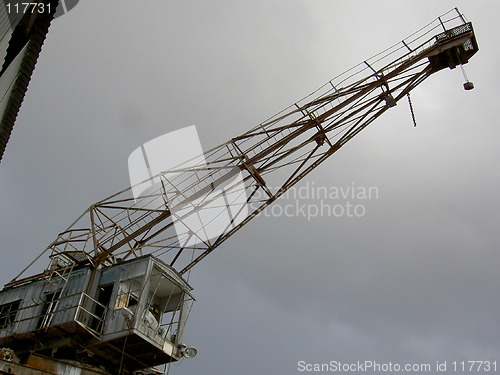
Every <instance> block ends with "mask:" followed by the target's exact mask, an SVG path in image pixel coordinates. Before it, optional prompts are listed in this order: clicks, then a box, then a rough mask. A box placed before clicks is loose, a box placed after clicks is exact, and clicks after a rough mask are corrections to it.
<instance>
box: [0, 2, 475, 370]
mask: <svg viewBox="0 0 500 375" xmlns="http://www.w3.org/2000/svg"><path fill="white" fill-rule="evenodd" d="M477 51H478V45H477V42H476V39H475V36H474V30H473V28H472V24H471V23H469V22H467V21H466V20H465V19H464V17H463V15H462V14H460V13H459V12H458V10H457V9H454V10H452V11H450V12H448V13H446V14H445V15H443V16H441V17H439V18H438V19H436V20H435V21H434V22H432V23H430V24H429V25H427V26H425V27H424V28H422V29H420V30H419V31H418V32H417V33H414V34H412V35H411V36H410V37H409V38H407V39H405V40H403V41H401V42H399V43H397V44H396V45H394V46H392V47H391V48H389V49H387V50H385V51H384V52H383V53H381V54H378V55H376V56H374V57H373V58H371V59H368V60H366V61H363V62H362V63H360V64H359V65H357V66H355V67H354V68H352V69H350V70H349V71H347V72H345V73H343V74H341V75H339V76H337V77H336V78H334V79H332V80H331V81H329V82H327V83H326V84H325V85H324V86H322V87H321V88H319V89H318V90H317V91H316V92H314V93H313V94H311V95H309V96H308V97H306V98H304V99H302V100H301V101H299V102H297V103H295V104H293V105H292V106H290V107H288V108H286V109H285V110H283V111H282V112H280V113H278V114H277V115H275V116H273V117H272V118H270V119H269V120H267V121H265V122H263V123H261V124H259V125H257V126H256V127H254V128H253V129H251V130H249V131H248V132H246V133H244V134H242V135H240V136H238V137H235V138H232V139H230V140H229V141H228V142H226V143H224V144H222V145H220V146H218V147H215V148H214V149H212V150H210V151H208V152H206V153H205V154H204V156H203V158H193V159H191V160H189V161H185V162H183V163H181V164H179V165H178V166H176V167H174V168H173V169H170V170H168V171H165V172H162V173H160V174H158V175H155V176H151V177H150V178H149V179H148V180H147V181H145V182H141V183H140V186H142V187H144V186H146V185H147V186H148V188H147V189H142V187H141V190H144V191H143V193H142V194H141V195H140V196H138V197H134V189H136V186H135V187H130V188H127V189H125V190H123V191H121V192H119V193H116V194H114V195H112V196H111V197H109V198H106V199H104V200H102V201H100V202H97V203H95V204H93V205H92V206H90V207H89V208H88V210H86V211H85V212H84V213H83V214H82V215H81V216H80V217H79V218H78V219H77V220H76V221H75V222H74V223H73V224H71V225H70V226H69V228H68V229H67V230H65V231H64V232H62V233H60V234H59V235H58V236H57V238H56V239H55V240H54V242H53V243H51V244H50V245H49V246H48V247H47V249H46V250H45V251H44V252H43V253H42V254H41V256H42V255H43V254H48V255H49V258H50V264H49V266H48V267H47V269H46V270H45V271H44V272H42V273H40V274H36V275H27V276H26V275H24V273H25V272H26V270H27V269H29V267H30V266H28V267H27V269H25V270H24V271H23V272H22V273H21V274H20V275H19V276H18V277H16V278H15V279H14V280H12V281H11V282H9V283H8V284H6V285H5V288H4V289H3V291H1V292H0V348H1V347H4V348H9V349H8V350H7V349H4V350H3V352H0V357H1V356H3V357H2V358H3V359H0V373H2V371H4V373H6V372H7V370H6V369H10V370H9V371H10V372H8V373H15V374H28V373H29V374H53V373H57V374H69V373H74V372H71V371H73V370H74V371H76V372H77V373H82V374H133V373H135V374H138V373H155V371H156V370H154V369H153V368H152V367H154V366H157V365H159V364H164V363H170V362H173V361H177V360H179V359H180V358H182V357H192V356H193V355H195V354H196V350H195V349H194V348H192V347H188V346H186V345H185V344H184V328H185V324H186V319H187V316H188V312H189V309H190V306H191V303H192V301H193V296H192V289H191V287H190V285H189V284H188V282H187V279H188V276H189V271H190V270H191V269H192V268H193V267H194V266H195V265H196V264H198V262H200V261H201V260H202V259H203V258H204V257H205V256H207V255H208V254H210V253H211V252H212V251H214V249H216V248H217V247H218V246H219V245H220V244H222V243H223V242H224V241H225V240H226V239H228V238H229V237H230V236H231V235H233V234H235V233H236V232H237V231H238V230H239V229H241V228H242V227H243V226H244V225H245V224H246V223H248V222H249V221H250V220H251V219H253V218H254V217H256V216H257V215H258V214H259V213H260V212H261V211H262V210H264V209H265V208H266V207H267V206H269V205H270V204H271V203H273V202H274V201H275V200H276V199H278V198H279V197H280V196H281V195H282V194H284V193H285V192H286V191H287V190H288V189H289V188H290V187H292V186H293V185H295V184H296V183H297V182H298V181H300V180H301V179H302V178H304V177H305V176H306V175H307V174H308V173H309V172H311V171H312V170H313V169H315V168H316V167H318V166H319V165H320V164H321V163H322V162H323V161H325V160H326V159H327V158H328V157H330V156H332V155H333V154H335V153H336V152H337V151H338V150H339V149H340V148H342V147H343V146H344V145H345V144H346V143H347V142H348V141H349V140H350V139H352V138H353V137H354V136H355V135H357V134H358V133H359V132H360V131H361V130H363V129H364V128H365V127H366V126H368V125H369V124H371V123H372V122H373V121H375V120H376V119H377V118H378V117H380V116H381V115H382V114H384V113H385V112H386V111H388V110H390V109H391V108H392V107H394V106H395V105H397V103H398V102H399V101H400V100H401V99H404V98H405V97H406V96H407V95H408V94H409V93H410V92H411V91H412V90H413V89H415V88H416V87H417V86H418V85H419V84H421V83H422V82H423V81H425V80H426V79H427V78H429V77H430V76H432V75H434V73H437V72H439V71H442V70H443V69H445V68H450V69H453V68H455V67H456V66H459V65H462V64H466V63H467V62H468V61H469V59H470V58H471V57H472V56H473V55H474V54H475V53H476V52H477ZM464 87H465V88H466V89H470V88H471V83H470V82H469V83H468V84H467V85H466V86H464ZM146 164H147V163H146ZM223 216H224V217H225V218H226V220H222V221H218V219H219V218H221V217H223ZM193 218H195V219H197V220H198V219H199V218H204V219H207V218H208V221H205V222H203V220H201V221H199V220H198V221H196V220H192V219H193ZM213 222H217V223H218V226H217V227H216V230H214V229H213V227H212V223H213ZM193 223H202V224H203V225H192V224H193ZM207 233H209V234H207ZM2 353H3V354H2ZM37 371H38V372H37ZM78 371H79V372H78Z"/></svg>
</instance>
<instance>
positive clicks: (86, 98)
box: [0, 0, 500, 375]
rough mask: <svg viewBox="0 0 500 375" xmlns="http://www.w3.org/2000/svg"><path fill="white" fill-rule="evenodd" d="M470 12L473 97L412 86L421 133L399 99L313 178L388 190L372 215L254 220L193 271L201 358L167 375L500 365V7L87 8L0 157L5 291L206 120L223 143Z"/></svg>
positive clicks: (125, 2) (56, 46)
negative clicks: (156, 149) (448, 18)
mask: <svg viewBox="0 0 500 375" xmlns="http://www.w3.org/2000/svg"><path fill="white" fill-rule="evenodd" d="M455 6H458V7H459V8H460V10H461V11H462V12H464V13H465V15H466V17H467V18H468V19H469V20H471V21H472V22H473V23H474V27H475V30H476V35H477V39H478V43H479V46H480V51H479V53H478V54H477V55H476V56H474V58H473V59H472V60H471V62H470V63H469V64H467V65H466V67H465V68H466V71H467V74H468V76H469V78H470V79H471V81H473V82H474V84H475V86H476V89H475V90H473V91H469V92H466V91H464V90H463V88H462V84H463V77H462V73H461V71H460V69H455V70H443V71H441V72H439V73H438V74H436V75H435V76H433V77H431V78H430V79H429V80H428V81H426V82H425V83H424V84H422V85H421V86H420V87H418V88H417V89H416V90H415V91H414V92H413V93H412V98H413V104H414V107H415V111H416V117H417V122H418V126H417V127H416V128H414V127H413V124H412V121H411V115H410V111H409V109H408V106H407V103H406V102H404V101H402V102H400V104H399V105H398V106H397V107H396V108H394V109H393V110H391V111H389V112H388V113H386V114H385V115H384V116H382V117H381V118H379V119H378V120H377V121H376V122H375V123H374V124H372V125H371V126H370V127H369V128H367V129H366V130H365V131H363V132H362V133H361V134H360V135H359V136H357V137H356V139H354V140H353V141H352V142H351V143H350V144H348V145H347V146H346V147H345V148H343V149H342V150H341V151H340V152H339V153H338V154H335V155H334V157H332V158H331V159H329V160H328V161H327V162H325V163H324V164H323V165H322V166H321V167H320V168H318V169H317V170H316V171H315V172H314V173H312V174H311V175H310V176H308V178H307V179H306V181H304V182H303V185H304V184H306V183H309V184H314V185H315V186H325V187H339V188H340V187H343V188H348V187H352V186H356V187H376V188H377V191H378V199H375V198H372V199H369V200H363V201H359V202H357V203H359V204H363V207H364V208H365V209H366V213H365V215H364V216H363V217H347V216H343V217H338V218H337V217H317V218H314V219H312V220H307V218H305V217H303V216H301V215H296V216H295V217H272V216H273V215H268V216H270V217H259V218H257V219H256V220H254V221H253V222H251V223H250V224H249V225H248V226H247V227H245V228H244V229H243V230H241V231H240V232H238V233H237V234H236V235H235V236H233V237H232V238H231V239H230V240H229V241H227V242H226V243H225V244H224V245H223V246H222V247H221V248H219V249H218V250H217V251H215V252H214V253H213V254H211V255H210V256H209V257H207V258H206V259H205V260H204V261H203V262H201V263H200V264H199V265H197V266H196V267H195V269H194V271H193V272H192V274H191V278H190V283H191V285H192V286H193V287H194V289H195V291H194V292H195V296H196V298H197V302H196V303H195V304H194V306H193V309H192V312H191V316H190V319H189V321H188V327H187V332H186V340H185V341H186V343H187V344H188V345H192V346H195V347H197V348H198V351H199V354H198V356H197V357H196V358H194V359H189V360H187V359H186V360H184V361H182V363H181V365H180V366H177V365H175V366H172V369H171V373H173V374H178V375H183V374H204V375H219V374H236V373H237V374H241V375H250V374H252V375H254V374H277V375H293V374H296V373H299V371H298V366H297V363H298V362H299V361H306V362H308V363H315V362H329V361H342V362H351V361H358V360H359V361H365V360H377V361H380V362H389V361H392V362H393V363H403V364H404V363H435V362H436V361H444V360H448V361H454V360H456V361H463V360H465V361H468V360H490V361H494V360H497V361H499V366H500V354H499V353H500V335H499V333H500V320H499V316H500V301H499V298H498V290H500V273H499V272H498V268H499V266H500V251H499V250H500V249H499V241H498V232H499V228H498V227H499V217H498V215H499V214H498V213H499V209H500V203H499V202H500V199H499V198H500V193H499V189H498V184H499V181H500V172H499V168H498V164H499V162H500V148H499V147H498V139H500V127H499V124H498V114H497V109H498V99H499V97H498V82H500V77H499V72H500V70H499V69H498V61H499V60H500V51H499V47H498V25H497V24H498V20H497V18H498V17H497V16H498V14H499V11H500V4H499V3H498V1H497V0H490V1H485V0H478V1H474V2H472V1H460V0H456V1H453V2H452V1H448V0H440V1H395V0H392V1H389V0H379V1H338V0H288V1H285V0H281V1H278V0H253V1H234V0H232V1H231V0H212V1H200V0H191V1H168V0H163V1H160V0H150V1H130V0H120V1H118V0H108V1H99V0H82V1H80V3H79V4H78V5H77V7H75V8H74V9H73V10H72V11H71V12H70V13H68V14H67V15H65V16H63V17H60V18H58V19H57V20H55V21H54V23H53V25H52V27H51V29H50V32H49V34H48V37H47V40H46V43H45V45H44V48H43V51H42V54H41V57H40V60H39V62H38V65H37V68H36V70H35V73H34V76H33V79H32V82H31V84H30V88H29V91H28V94H27V97H26V99H25V101H24V104H23V107H22V109H21V113H20V116H19V118H18V121H17V123H16V126H15V128H14V132H13V135H12V138H11V141H10V143H9V145H8V147H7V149H6V153H5V155H4V157H3V160H2V163H1V164H0V238H1V240H2V248H1V251H2V255H3V257H2V262H1V263H0V282H1V283H6V282H8V281H9V280H11V279H12V278H13V277H14V276H15V275H16V273H17V272H18V271H20V270H21V268H23V267H24V266H25V265H26V264H27V263H28V262H29V261H30V260H31V259H32V258H33V257H34V256H36V255H37V254H38V253H40V252H41V251H42V250H43V249H44V248H45V247H46V246H47V245H48V244H49V243H50V242H51V241H52V240H53V239H54V238H55V236H56V235H57V233H59V232H60V231H62V230H64V229H65V228H66V227H67V226H68V225H69V224H70V223H71V222H72V221H73V220H74V219H75V218H76V217H77V216H78V215H80V213H81V212H83V211H84V210H85V209H86V208H87V207H88V206H89V205H90V204H92V203H94V202H96V201H98V200H100V199H102V198H104V197H106V196H109V195H111V194H112V193H114V192H115V191H118V190H121V189H122V188H124V187H126V186H127V184H128V171H127V158H128V156H129V154H130V153H131V152H132V151H133V150H134V149H135V148H137V147H138V146H140V145H141V144H143V143H144V142H147V141H148V140H151V139H153V138H155V137H157V136H160V135H162V134H165V133H168V132H170V131H173V130H176V129H179V128H182V127H186V126H189V125H193V124H194V125H197V127H198V132H199V135H200V139H201V142H202V145H203V147H204V148H205V149H208V148H209V147H211V146H215V145H217V144H219V143H222V142H223V141H226V140H227V139H229V138H230V137H233V136H236V135H238V134H241V133H243V132H245V131H246V130H248V129H249V128H251V127H253V126H254V125H256V124H257V123H259V122H261V121H263V120H265V119H266V118H268V117H269V116H271V115H273V114H274V113H276V112H278V111H280V110H281V109H283V108H284V107H286V106H288V105H289V104H292V103H293V102H295V101H296V100H298V99H300V98H302V97H303V96H305V95H306V94H309V93H310V92H312V91H313V90H314V89H316V88H317V87H318V86H320V85H322V84H323V83H325V82H326V81H328V80H329V79H331V78H332V77H334V76H336V75H337V74H339V73H341V72H343V71H344V70H346V69H348V68H350V67H351V66H353V65H355V64H357V63H358V62H360V61H363V60H364V59H366V58H368V57H370V56H372V55H374V54H375V53H377V52H380V51H382V50H383V49H385V48H386V47H388V46H390V45H392V44H394V43H397V42H398V41H400V40H402V39H403V38H404V37H406V36H407V35H409V34H411V33H412V32H413V31H415V30H417V29H419V28H420V27H422V26H424V25H425V24H427V23H428V22H430V21H432V20H433V19H434V18H435V17H437V16H439V15H440V14H442V13H444V12H446V11H448V10H449V9H451V8H453V7H455ZM287 203H292V204H293V203H294V200H293V199H291V198H290V199H288V200H287V201H282V202H278V203H277V204H281V205H284V204H287ZM306 203H307V204H313V203H314V202H312V200H308V201H307V202H306ZM330 203H332V202H330ZM334 203H335V204H346V200H345V199H344V200H342V199H340V200H338V201H335V202H334Z"/></svg>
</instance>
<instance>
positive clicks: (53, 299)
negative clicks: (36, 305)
mask: <svg viewBox="0 0 500 375" xmlns="http://www.w3.org/2000/svg"><path fill="white" fill-rule="evenodd" d="M60 296H61V291H60V290H58V291H57V292H51V293H46V294H45V297H44V300H45V303H44V304H43V306H42V312H41V313H40V315H41V317H40V320H39V321H38V328H43V327H48V326H50V324H51V323H52V319H53V318H54V313H55V311H56V310H57V306H58V305H59V297H60Z"/></svg>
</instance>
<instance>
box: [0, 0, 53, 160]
mask: <svg viewBox="0 0 500 375" xmlns="http://www.w3.org/2000/svg"><path fill="white" fill-rule="evenodd" d="M47 2H50V3H52V4H53V8H52V9H54V10H55V9H56V8H57V4H58V3H59V1H58V0H47ZM2 4H3V3H2ZM0 8H1V7H0ZM3 10H4V11H5V7H4V8H3ZM52 19H53V15H52V14H47V13H44V14H42V15H40V16H39V17H37V20H36V21H35V23H34V25H33V29H32V35H31V39H30V41H29V42H28V48H27V52H26V55H25V57H24V59H23V62H22V64H21V67H20V71H19V76H18V78H17V79H16V81H15V82H14V85H13V88H12V92H11V95H10V97H9V99H8V103H7V106H6V109H5V111H4V112H3V113H0V161H1V160H2V157H3V154H4V152H5V148H6V147H7V143H8V142H9V138H10V135H11V133H12V129H13V128H14V123H15V121H16V118H17V114H18V113H19V109H20V108H21V104H22V102H23V100H24V96H25V94H26V91H27V90H28V84H29V82H30V79H31V75H32V74H33V70H34V69H35V65H36V62H37V60H38V56H39V54H40V51H41V50H42V45H43V42H44V40H45V37H46V35H47V33H48V30H49V26H50V23H51V21H52ZM2 25H3V26H4V28H6V24H5V20H4V23H3V24H2Z"/></svg>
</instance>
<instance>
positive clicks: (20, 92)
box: [0, 0, 59, 160]
mask: <svg viewBox="0 0 500 375" xmlns="http://www.w3.org/2000/svg"><path fill="white" fill-rule="evenodd" d="M58 3H59V2H58V0H43V1H38V2H36V3H35V2H32V3H31V4H33V5H31V6H30V7H27V8H25V6H24V5H23V4H26V2H25V3H23V2H22V1H11V0H2V1H0V63H1V70H0V160H1V159H2V157H3V154H4V152H5V148H6V147H7V143H8V142H9V138H10V135H11V133H12V130H13V128H14V123H15V121H16V118H17V114H18V112H19V109H20V108H21V104H22V102H23V99H24V96H25V95H26V91H27V90H28V84H29V82H30V79H31V76H32V74H33V71H34V69H35V65H36V62H37V60H38V56H39V54H40V51H41V49H42V45H43V42H44V40H45V37H46V35H47V33H48V30H49V26H50V23H51V21H52V19H53V18H54V14H55V12H56V9H57V6H58ZM34 4H37V5H36V6H35V5H34Z"/></svg>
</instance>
